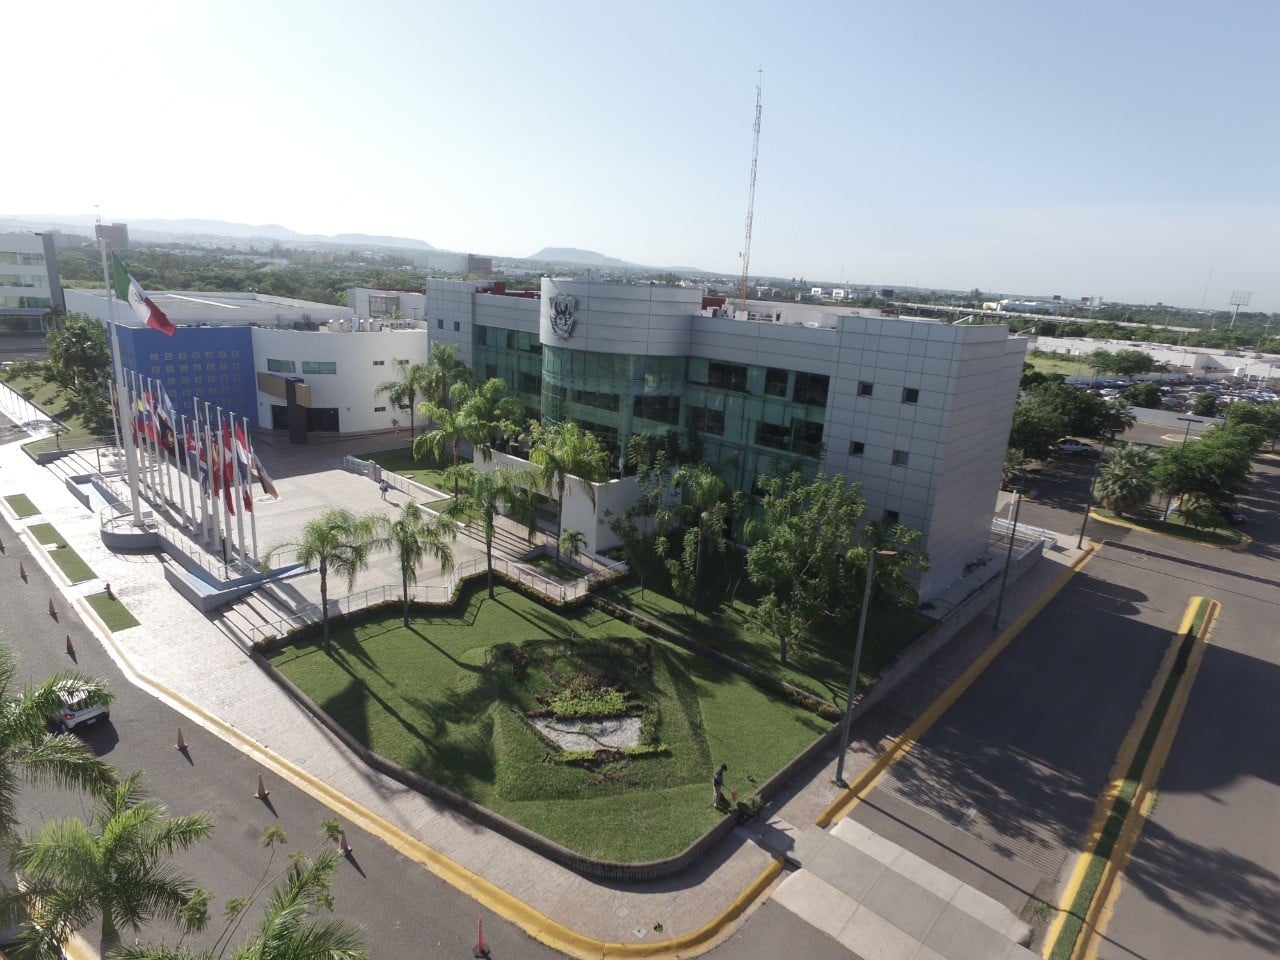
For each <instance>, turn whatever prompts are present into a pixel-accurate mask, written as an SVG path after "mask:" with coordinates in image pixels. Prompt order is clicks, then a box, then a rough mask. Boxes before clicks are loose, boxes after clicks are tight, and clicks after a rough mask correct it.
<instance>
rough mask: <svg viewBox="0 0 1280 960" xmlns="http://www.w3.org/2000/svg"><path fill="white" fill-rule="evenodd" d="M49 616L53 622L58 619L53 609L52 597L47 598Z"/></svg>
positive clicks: (56, 612)
mask: <svg viewBox="0 0 1280 960" xmlns="http://www.w3.org/2000/svg"><path fill="white" fill-rule="evenodd" d="M49 616H51V617H53V619H55V620H57V619H58V611H57V610H55V609H53V597H50V598H49Z"/></svg>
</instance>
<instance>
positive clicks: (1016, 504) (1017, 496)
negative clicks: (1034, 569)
mask: <svg viewBox="0 0 1280 960" xmlns="http://www.w3.org/2000/svg"><path fill="white" fill-rule="evenodd" d="M1020 512H1022V491H1021V490H1015V491H1014V493H1013V529H1012V530H1010V531H1009V549H1008V550H1007V551H1006V552H1005V555H1004V573H1002V574H1001V575H1000V599H998V600H997V601H996V619H995V622H994V623H992V624H991V632H992V633H995V632H996V631H998V630H999V629H1000V614H1001V612H1002V611H1003V610H1004V590H1005V587H1007V586H1008V585H1009V567H1011V566H1012V565H1013V540H1014V537H1016V536H1017V535H1018V514H1019V513H1020Z"/></svg>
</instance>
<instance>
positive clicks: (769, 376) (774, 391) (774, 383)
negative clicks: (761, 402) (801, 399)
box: [764, 367, 787, 397]
mask: <svg viewBox="0 0 1280 960" xmlns="http://www.w3.org/2000/svg"><path fill="white" fill-rule="evenodd" d="M764 395H765V396H766V397H785V396H786V395H787V371H785V370H779V369H778V368H777V367H769V368H768V369H767V370H765V372H764Z"/></svg>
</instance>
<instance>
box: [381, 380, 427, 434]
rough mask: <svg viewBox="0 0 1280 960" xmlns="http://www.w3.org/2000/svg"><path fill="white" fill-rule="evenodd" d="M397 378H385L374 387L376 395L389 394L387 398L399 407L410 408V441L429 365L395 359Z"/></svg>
mask: <svg viewBox="0 0 1280 960" xmlns="http://www.w3.org/2000/svg"><path fill="white" fill-rule="evenodd" d="M391 362H392V363H394V364H395V365H396V374H397V376H396V379H394V380H384V381H383V382H382V383H380V384H378V385H377V386H376V387H374V388H373V393H374V396H381V395H382V394H384V393H385V394H386V395H387V400H389V401H390V402H391V403H393V404H395V405H396V406H397V407H408V408H409V442H410V443H412V442H413V438H414V436H415V435H416V433H417V431H416V429H415V427H414V422H413V415H414V412H415V411H416V410H417V407H418V396H419V395H420V394H421V393H422V392H423V390H424V387H425V385H426V382H427V365H426V364H425V363H410V362H409V361H408V360H400V359H395V360H392V361H391Z"/></svg>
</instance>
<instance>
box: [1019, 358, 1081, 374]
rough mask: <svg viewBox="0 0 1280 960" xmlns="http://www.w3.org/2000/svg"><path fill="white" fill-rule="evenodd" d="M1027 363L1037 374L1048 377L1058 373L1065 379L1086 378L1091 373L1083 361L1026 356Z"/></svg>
mask: <svg viewBox="0 0 1280 960" xmlns="http://www.w3.org/2000/svg"><path fill="white" fill-rule="evenodd" d="M1027 363H1029V364H1031V366H1032V368H1033V369H1034V370H1035V371H1036V372H1037V373H1044V374H1048V375H1050V376H1052V375H1053V374H1055V373H1060V374H1062V375H1063V376H1065V377H1087V376H1089V375H1090V374H1092V373H1093V369H1092V368H1091V367H1090V366H1089V364H1088V363H1086V362H1085V361H1084V360H1077V359H1067V358H1065V357H1051V356H1042V355H1040V354H1028V355H1027Z"/></svg>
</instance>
